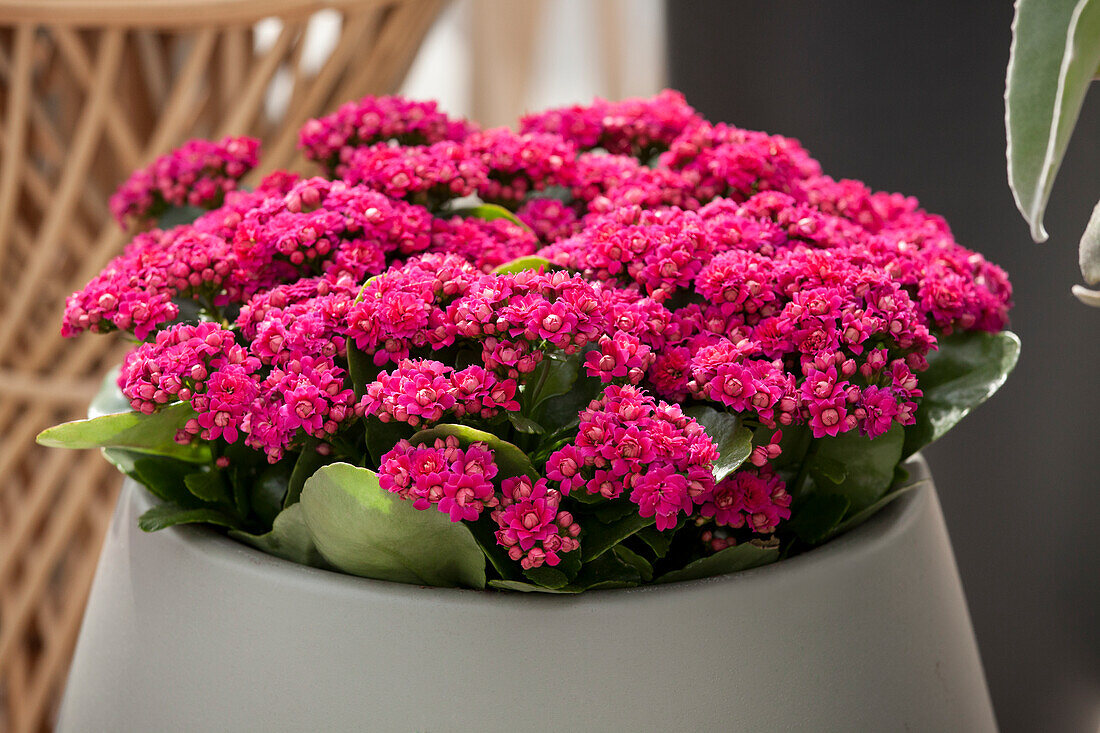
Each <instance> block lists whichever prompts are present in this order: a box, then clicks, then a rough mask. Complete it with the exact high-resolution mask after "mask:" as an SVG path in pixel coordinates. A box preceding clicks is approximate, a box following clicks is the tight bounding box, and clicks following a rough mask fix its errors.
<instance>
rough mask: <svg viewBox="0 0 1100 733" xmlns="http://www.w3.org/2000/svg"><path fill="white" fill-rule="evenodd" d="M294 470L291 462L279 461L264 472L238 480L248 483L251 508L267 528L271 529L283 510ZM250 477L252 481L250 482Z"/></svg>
mask: <svg viewBox="0 0 1100 733" xmlns="http://www.w3.org/2000/svg"><path fill="white" fill-rule="evenodd" d="M293 470H294V465H292V464H291V462H290V461H279V462H278V463H276V464H275V465H273V466H268V467H267V468H265V469H264V470H263V471H258V472H255V473H251V474H250V475H249V476H241V478H240V479H238V480H240V481H244V482H246V483H247V488H248V498H249V502H248V503H249V506H250V507H251V508H252V511H253V512H255V514H256V516H257V517H259V519H260V521H261V522H262V523H263V524H264V526H266V527H270V526H271V524H272V522H274V521H275V518H276V517H277V516H279V514H280V512H281V511H282V510H283V500H284V499H285V498H286V494H287V488H288V487H289V486H290V477H291V475H292V473H293ZM249 477H251V480H248V479H249ZM299 494H300V490H299Z"/></svg>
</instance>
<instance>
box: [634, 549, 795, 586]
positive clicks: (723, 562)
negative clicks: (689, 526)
mask: <svg viewBox="0 0 1100 733" xmlns="http://www.w3.org/2000/svg"><path fill="white" fill-rule="evenodd" d="M778 559H779V548H778V547H768V548H764V547H758V546H757V545H754V544H751V543H745V544H743V545H734V546H733V547H727V548H726V549H724V550H719V551H718V552H716V553H714V554H713V555H711V556H709V557H704V558H702V559H700V560H696V561H694V562H690V563H688V564H687V565H685V566H684V567H683V568H682V569H680V570H673V571H672V572H668V573H665V574H664V575H662V576H661V577H659V578H657V580H656V582H658V583H674V582H676V581H680V580H697V579H698V578H709V577H711V576H712V575H725V574H726V573H735V572H737V571H738V570H749V569H750V568H758V567H760V566H761V565H767V564H768V563H773V562H775V561H776V560H778Z"/></svg>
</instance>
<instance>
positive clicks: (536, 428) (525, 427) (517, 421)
mask: <svg viewBox="0 0 1100 733" xmlns="http://www.w3.org/2000/svg"><path fill="white" fill-rule="evenodd" d="M508 422H510V423H512V427H514V428H515V429H516V430H518V431H520V432H521V433H528V434H530V435H542V434H543V433H545V432H546V429H545V428H544V427H542V426H541V425H539V424H538V423H537V422H535V421H534V420H531V419H529V418H526V417H524V416H523V415H521V414H519V413H518V412H509V413H508Z"/></svg>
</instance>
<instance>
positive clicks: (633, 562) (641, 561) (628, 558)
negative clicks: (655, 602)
mask: <svg viewBox="0 0 1100 733" xmlns="http://www.w3.org/2000/svg"><path fill="white" fill-rule="evenodd" d="M613 552H614V553H615V555H616V556H617V557H618V558H619V559H620V560H622V561H623V562H625V563H626V564H627V565H630V566H631V567H633V568H634V569H635V570H637V571H638V575H640V576H641V579H642V580H644V581H645V582H647V583H648V582H649V581H651V580H653V565H652V564H650V562H649V560H646V559H645V558H644V557H642V556H641V555H639V554H638V553H636V552H634V551H633V550H631V549H630V548H629V547H626V546H625V545H615V549H614V550H613ZM604 557H606V555H605V556H604Z"/></svg>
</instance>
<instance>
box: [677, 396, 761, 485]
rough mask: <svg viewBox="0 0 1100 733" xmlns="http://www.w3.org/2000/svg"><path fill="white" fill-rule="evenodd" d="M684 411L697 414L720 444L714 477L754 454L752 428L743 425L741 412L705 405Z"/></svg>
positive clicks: (705, 427)
mask: <svg viewBox="0 0 1100 733" xmlns="http://www.w3.org/2000/svg"><path fill="white" fill-rule="evenodd" d="M684 414H685V415H687V416H688V417H693V418H695V420H696V421H697V422H698V423H699V424H700V425H702V426H703V429H704V430H706V431H707V435H709V436H710V439H711V440H713V441H714V444H715V445H716V446H718V460H717V461H715V462H714V480H715V481H721V480H722V479H724V478H725V477H726V476H729V475H730V474H731V473H733V472H734V471H736V470H737V467H738V466H740V465H741V464H742V463H744V462H745V461H746V459H748V457H749V456H750V455H752V431H751V430H749V429H748V428H746V427H745V426H744V424H743V422H742V421H741V418H740V416H738V415H734V414H732V413H729V412H725V411H718V410H715V409H714V408H713V407H704V406H702V405H700V406H696V407H689V408H688V409H686V410H684Z"/></svg>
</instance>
